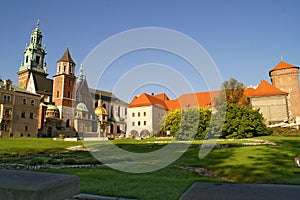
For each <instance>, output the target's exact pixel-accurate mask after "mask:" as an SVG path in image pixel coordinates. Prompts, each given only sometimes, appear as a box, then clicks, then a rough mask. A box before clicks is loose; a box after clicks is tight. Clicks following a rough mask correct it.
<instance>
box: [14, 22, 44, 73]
mask: <svg viewBox="0 0 300 200" xmlns="http://www.w3.org/2000/svg"><path fill="white" fill-rule="evenodd" d="M42 39H43V35H42V33H41V31H40V22H39V20H38V21H37V25H36V28H35V29H34V30H33V31H32V33H31V36H30V43H29V45H27V44H26V46H25V51H24V62H23V63H22V64H21V66H20V69H19V72H22V71H25V70H32V71H37V72H40V73H43V74H47V69H46V63H45V55H46V54H47V53H46V49H45V48H43V47H42Z"/></svg>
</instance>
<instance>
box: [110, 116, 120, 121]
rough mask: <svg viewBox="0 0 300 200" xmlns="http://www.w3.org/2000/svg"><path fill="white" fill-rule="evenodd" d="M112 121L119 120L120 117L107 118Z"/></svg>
mask: <svg viewBox="0 0 300 200" xmlns="http://www.w3.org/2000/svg"><path fill="white" fill-rule="evenodd" d="M109 120H110V121H112V122H119V121H120V117H118V116H113V117H112V118H110V119H109Z"/></svg>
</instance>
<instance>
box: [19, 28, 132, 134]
mask: <svg viewBox="0 0 300 200" xmlns="http://www.w3.org/2000/svg"><path fill="white" fill-rule="evenodd" d="M42 39H43V36H42V33H41V31H40V27H39V22H38V23H37V26H36V28H35V29H34V30H33V31H32V34H31V36H30V43H29V45H27V44H26V46H25V50H24V60H23V61H22V63H21V66H20V68H19V71H18V73H17V74H18V87H20V88H22V89H24V90H26V91H29V92H31V93H34V94H38V95H40V98H41V103H40V108H39V115H38V116H39V117H38V129H39V131H38V137H58V136H61V137H88V136H90V137H93V136H96V132H97V117H96V116H95V114H94V110H95V108H96V107H97V106H102V107H104V108H105V109H106V110H107V113H108V122H107V124H106V133H107V134H108V135H109V136H111V137H120V136H124V135H125V132H126V123H125V120H126V113H127V103H126V102H123V101H121V100H119V99H118V98H117V97H115V96H114V95H113V94H112V93H110V92H105V91H101V90H97V89H91V88H89V86H88V82H87V80H86V77H85V75H84V74H83V66H82V65H81V66H80V72H79V74H78V77H76V75H75V70H76V69H75V67H76V63H75V62H74V60H73V58H72V56H71V54H70V50H69V48H67V49H66V50H65V52H64V54H63V55H62V57H61V58H60V59H59V60H58V61H57V65H56V74H55V75H54V76H53V79H51V78H48V75H49V74H48V73H47V65H46V61H45V56H46V54H47V52H46V49H45V46H44V47H43V45H42ZM99 102H100V103H101V105H98V104H99Z"/></svg>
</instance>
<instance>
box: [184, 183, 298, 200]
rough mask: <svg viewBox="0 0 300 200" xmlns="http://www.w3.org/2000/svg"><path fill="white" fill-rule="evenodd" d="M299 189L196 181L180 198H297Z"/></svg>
mask: <svg viewBox="0 0 300 200" xmlns="http://www.w3.org/2000/svg"><path fill="white" fill-rule="evenodd" d="M299 191H300V186H298V185H275V184H235V183H205V182H197V183H194V184H193V185H192V186H191V187H190V188H189V189H188V190H187V191H186V192H185V193H184V194H183V195H182V196H181V198H180V200H198V199H201V200H253V199H255V200H266V199H272V200H282V199H288V200H296V199H297V200H298V199H299Z"/></svg>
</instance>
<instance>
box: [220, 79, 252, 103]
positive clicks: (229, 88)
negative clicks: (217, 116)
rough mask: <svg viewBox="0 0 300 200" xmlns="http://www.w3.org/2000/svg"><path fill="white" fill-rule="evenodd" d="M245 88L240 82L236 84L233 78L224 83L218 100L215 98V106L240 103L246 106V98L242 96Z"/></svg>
mask: <svg viewBox="0 0 300 200" xmlns="http://www.w3.org/2000/svg"><path fill="white" fill-rule="evenodd" d="M244 90H245V86H244V84H243V83H242V82H238V81H237V80H236V79H234V78H230V79H229V80H228V81H224V82H223V84H222V92H221V94H220V96H219V98H215V104H216V105H222V104H224V103H225V102H226V103H228V104H231V103H234V104H237V103H240V104H243V105H246V102H247V101H246V97H245V95H244Z"/></svg>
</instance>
